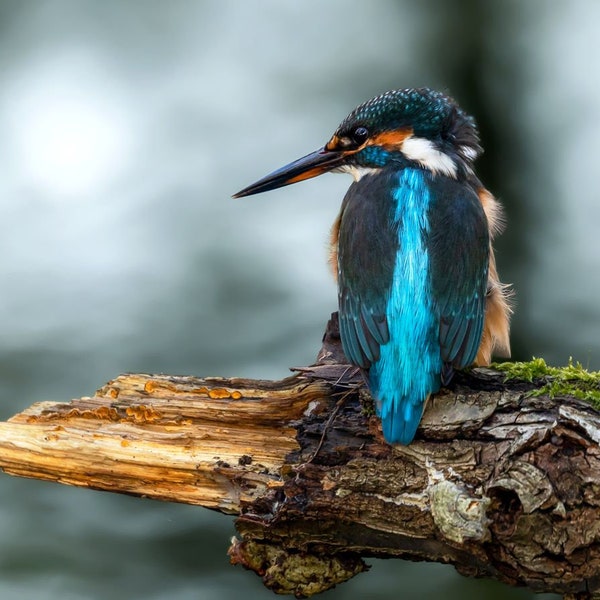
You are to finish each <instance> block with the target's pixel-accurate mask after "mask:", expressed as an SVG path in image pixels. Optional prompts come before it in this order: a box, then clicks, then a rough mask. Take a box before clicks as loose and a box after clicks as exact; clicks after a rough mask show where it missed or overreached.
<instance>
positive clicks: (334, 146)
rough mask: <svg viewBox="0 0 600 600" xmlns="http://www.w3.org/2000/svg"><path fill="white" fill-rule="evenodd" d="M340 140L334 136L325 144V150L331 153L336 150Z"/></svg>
mask: <svg viewBox="0 0 600 600" xmlns="http://www.w3.org/2000/svg"><path fill="white" fill-rule="evenodd" d="M339 143H340V139H339V138H338V136H337V135H334V136H333V137H332V138H331V139H330V140H329V141H328V142H327V144H325V150H329V151H333V150H336V149H337V148H338V146H339Z"/></svg>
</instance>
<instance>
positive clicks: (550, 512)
mask: <svg viewBox="0 0 600 600" xmlns="http://www.w3.org/2000/svg"><path fill="white" fill-rule="evenodd" d="M296 371H297V373H296V374H295V375H294V376H293V377H290V378H288V379H285V380H282V381H277V382H267V381H253V380H246V379H215V378H210V379H199V378H194V377H171V376H165V375H159V376H157V375H122V376H120V377H118V378H116V379H115V380H114V381H112V382H109V383H108V384H107V385H106V386H104V387H103V388H102V389H100V390H99V391H98V392H97V393H96V395H95V396H94V397H93V398H81V399H79V400H74V401H72V402H69V403H50V402H46V403H40V404H36V405H34V406H32V407H31V408H29V409H27V410H26V411H24V412H23V413H21V414H19V415H16V416H15V417H13V418H12V419H11V420H10V421H8V422H6V423H0V467H1V468H2V469H4V470H5V471H6V472H8V473H11V474H15V475H21V476H26V477H36V478H41V479H50V480H54V481H58V482H61V483H68V484H72V485H80V486H86V487H93V488H97V489H103V490H110V491H116V492H123V493H128V494H135V495H143V496H148V497H152V498H156V499H160V500H169V501H178V502H186V503H191V504H198V505H201V506H206V507H208V508H212V509H215V510H219V511H222V512H227V513H230V514H237V515H239V516H238V519H237V521H236V527H237V529H238V532H239V536H240V539H234V540H233V541H232V546H231V548H230V556H231V561H232V562H234V563H238V564H242V565H244V566H245V567H247V568H250V569H252V570H253V571H255V572H257V573H258V574H259V575H260V576H261V577H262V578H263V581H264V583H265V585H267V586H268V587H269V588H271V589H273V590H274V591H276V592H279V593H291V594H296V595H298V596H309V595H312V594H314V593H317V592H319V591H322V590H324V589H327V588H328V587H331V586H332V585H335V584H337V583H340V582H342V581H344V580H346V579H348V578H349V577H352V576H353V575H355V574H357V573H359V572H361V571H363V570H365V569H366V567H365V564H364V562H363V560H362V559H363V557H369V556H375V557H387V558H389V557H399V558H405V559H411V560H428V561H437V562H444V563H451V564H453V565H454V566H455V567H456V568H457V570H458V571H459V572H461V573H463V574H465V575H468V576H474V577H492V578H495V579H498V580H500V581H503V582H505V583H508V584H512V585H521V586H528V587H529V588H531V589H532V590H534V591H538V592H541V591H544V592H557V593H563V594H568V595H569V597H573V598H584V597H591V593H592V592H594V591H596V590H598V589H600V577H599V575H600V518H599V517H600V450H599V448H598V441H599V440H600V414H599V413H598V412H597V411H596V410H594V409H593V408H592V407H591V406H590V405H589V404H587V403H585V402H584V401H581V400H577V399H575V398H573V397H567V396H565V397H564V398H555V399H550V398H548V397H544V396H533V395H532V394H531V392H532V391H534V390H535V389H536V388H538V387H540V385H541V384H543V383H544V382H534V383H527V382H522V381H509V382H505V381H504V376H503V375H502V374H500V373H498V372H496V371H493V370H490V369H475V370H473V371H472V372H471V373H459V374H457V376H456V378H455V380H454V381H453V383H452V384H451V386H450V387H449V388H448V389H445V390H443V391H442V392H441V393H440V394H437V395H436V396H435V397H434V398H433V400H432V401H431V403H430V405H429V406H428V407H427V409H426V411H425V414H424V417H423V421H422V423H421V426H420V428H419V431H418V433H417V438H416V440H415V441H414V442H413V443H412V444H411V445H410V446H407V447H403V446H397V447H392V446H390V445H388V444H386V443H385V442H384V440H383V438H382V436H381V432H380V425H379V421H378V419H377V418H376V417H375V416H373V414H372V401H371V399H370V397H369V395H368V393H367V392H366V390H365V388H364V386H363V385H362V377H361V375H360V373H358V372H357V371H356V369H354V368H352V367H349V366H348V365H346V364H344V358H343V354H342V353H341V349H340V345H339V339H338V337H337V333H336V328H335V320H334V321H333V322H332V327H330V329H328V332H327V334H326V337H325V339H324V345H323V349H322V351H321V353H320V355H319V360H318V363H317V364H316V365H314V366H312V367H307V368H303V369H298V370H296Z"/></svg>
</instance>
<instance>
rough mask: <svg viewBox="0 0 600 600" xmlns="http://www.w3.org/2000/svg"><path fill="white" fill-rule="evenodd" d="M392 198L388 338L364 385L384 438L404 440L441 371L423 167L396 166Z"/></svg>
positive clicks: (435, 387) (410, 434)
mask: <svg viewBox="0 0 600 600" xmlns="http://www.w3.org/2000/svg"><path fill="white" fill-rule="evenodd" d="M393 198H394V201H395V203H396V210H395V227H397V230H398V255H397V258H396V263H395V267H394V275H393V281H392V285H391V288H390V293H389V299H388V302H387V308H386V316H387V320H388V324H389V331H390V341H389V342H388V343H387V344H385V345H384V346H382V347H381V353H380V357H379V360H378V361H377V362H375V363H373V365H372V366H371V369H370V371H369V384H370V387H371V390H372V392H373V395H374V396H375V398H376V400H377V412H378V414H379V416H380V417H381V421H382V425H383V434H384V436H385V438H386V440H388V441H389V442H391V443H401V444H408V443H410V442H411V441H412V439H413V437H414V435H415V432H416V430H417V426H418V425H419V421H420V420H421V415H422V413H423V408H424V405H425V401H426V400H427V397H428V396H429V394H430V393H432V392H437V391H438V390H439V388H440V373H441V371H442V359H441V355H440V346H439V340H438V337H439V331H438V329H439V320H438V318H437V317H436V315H435V313H434V310H433V306H432V301H431V291H430V290H429V289H428V287H429V256H428V253H427V248H426V246H425V236H426V235H427V232H428V231H429V221H428V210H429V204H430V193H429V188H428V185H427V181H426V179H425V174H424V173H423V171H421V170H418V169H404V170H403V171H401V172H400V173H399V174H398V186H397V188H396V190H395V191H394V193H393Z"/></svg>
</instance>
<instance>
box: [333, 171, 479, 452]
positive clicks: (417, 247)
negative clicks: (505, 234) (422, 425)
mask: <svg viewBox="0 0 600 600" xmlns="http://www.w3.org/2000/svg"><path fill="white" fill-rule="evenodd" d="M397 167H398V165H396V164H392V165H389V167H388V168H386V169H382V170H381V171H380V172H378V173H375V174H372V175H369V176H367V177H364V178H363V179H361V180H360V181H359V182H357V183H354V184H353V185H352V186H351V188H350V190H349V191H348V194H347V195H346V198H345V199H344V204H343V206H342V212H341V222H340V239H339V256H338V263H339V297H340V331H341V337H342V344H343V346H344V352H345V353H346V355H347V356H348V358H349V359H350V360H351V361H352V362H353V363H355V364H357V365H359V366H362V367H363V368H365V369H369V373H368V381H369V387H370V389H371V392H372V394H373V396H374V397H375V401H376V407H377V413H378V415H379V416H380V417H381V421H382V426H383V434H384V436H385V438H386V440H388V441H389V442H391V443H401V444H408V443H409V442H410V441H411V440H412V439H413V438H414V435H415V432H416V429H417V427H418V424H419V421H420V419H421V415H422V412H423V408H424V406H425V402H426V400H427V398H428V397H429V395H430V394H432V393H435V392H437V391H438V390H439V388H440V386H441V384H442V378H443V377H444V378H445V377H447V376H448V375H447V373H448V370H449V369H452V368H453V367H456V368H462V367H464V366H465V365H468V364H471V363H472V362H473V360H474V358H475V353H476V352H477V347H478V345H479V341H480V339H481V327H482V323H483V312H484V307H483V302H484V297H485V286H486V282H487V259H488V254H487V244H488V238H487V228H486V221H485V215H484V214H483V210H482V209H481V207H480V205H479V203H478V201H477V198H476V196H475V194H474V193H473V192H472V191H470V190H469V188H468V187H466V186H463V185H460V184H458V183H456V182H454V181H451V180H446V179H447V178H439V177H436V176H433V175H431V174H430V173H428V172H427V171H426V170H423V169H415V168H410V167H405V168H402V169H397ZM440 186H441V189H440ZM442 192H443V193H442ZM374 235H376V239H374ZM474 247H475V248H477V250H476V251H474V250H473V248H474ZM384 257H385V258H384ZM365 314H368V315H369V318H368V319H366V318H365V316H364V315H365ZM383 323H385V327H383V326H382V324H383ZM382 332H383V333H384V335H382Z"/></svg>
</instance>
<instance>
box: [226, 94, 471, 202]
mask: <svg viewBox="0 0 600 600" xmlns="http://www.w3.org/2000/svg"><path fill="white" fill-rule="evenodd" d="M480 153H481V146H480V145H479V135H478V132H477V128H476V126H475V122H474V120H473V118H472V117H470V116H469V115H467V114H466V113H464V112H463V111H462V110H461V109H460V108H459V107H458V105H457V104H456V103H455V102H454V100H452V99H451V98H450V97H448V96H446V95H444V94H442V93H440V92H436V91H433V90H430V89H428V88H419V89H405V90H393V91H390V92H386V93H385V94H381V95H380V96H376V97H375V98H372V99H371V100H368V101H367V102H365V103H363V104H361V105H360V106H358V107H357V108H355V109H354V110H353V111H352V112H351V113H350V114H349V115H348V116H347V117H346V118H345V119H344V120H343V121H342V123H341V124H340V126H339V127H338V128H337V129H336V131H335V133H334V134H333V136H332V137H331V139H330V140H329V141H328V142H327V143H326V144H325V146H324V147H323V148H321V149H319V150H316V151H315V152H312V153H311V154H308V155H307V156H304V157H303V158H300V159H298V160H296V161H294V162H292V163H290V164H288V165H286V166H285V167H282V168H281V169H278V170H277V171H274V172H273V173H271V174H270V175H267V176H266V177H264V178H263V179H261V180H259V181H257V182H256V183H254V184H252V185H250V186H248V187H247V188H244V189H243V190H241V191H240V192H238V193H237V194H235V196H234V197H235V198H239V197H242V196H250V195H252V194H258V193H260V192H266V191H268V190H273V189H276V188H279V187H282V186H284V185H290V184H292V183H296V182H298V181H303V180H304V179H310V178H311V177H316V176H317V175H321V174H322V173H326V172H328V171H341V172H348V173H351V174H352V175H353V176H354V179H355V180H357V181H358V180H359V179H360V178H361V177H362V176H363V175H365V174H371V173H374V172H377V170H379V169H382V168H384V167H386V166H388V165H390V164H394V163H395V164H398V167H399V168H401V167H404V166H411V165H412V166H416V167H419V168H423V169H428V170H429V171H431V172H432V173H435V174H440V175H446V176H448V177H454V178H456V177H459V176H461V175H462V174H465V173H469V172H471V170H472V163H473V161H474V160H475V159H476V158H477V156H479V154H480Z"/></svg>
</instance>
